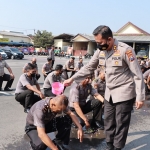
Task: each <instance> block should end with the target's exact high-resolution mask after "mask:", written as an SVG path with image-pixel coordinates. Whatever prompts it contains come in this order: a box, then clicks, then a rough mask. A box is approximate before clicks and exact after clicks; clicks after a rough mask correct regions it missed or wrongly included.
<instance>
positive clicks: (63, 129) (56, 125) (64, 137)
mask: <svg viewBox="0 0 150 150" xmlns="http://www.w3.org/2000/svg"><path fill="white" fill-rule="evenodd" d="M71 124H72V120H71V118H70V116H68V115H65V116H64V117H56V118H54V119H53V120H51V121H50V122H49V123H47V124H46V125H45V132H46V133H50V132H55V131H58V133H57V135H56V139H55V140H56V141H58V143H62V144H65V145H68V144H69V140H70V131H71ZM25 131H26V134H27V135H28V136H29V138H30V141H31V142H30V143H31V146H32V149H33V150H45V149H46V148H47V146H46V145H45V144H44V143H43V142H42V141H41V139H40V138H39V136H38V132H37V128H36V127H35V126H34V125H29V124H28V123H27V125H26V127H25Z"/></svg>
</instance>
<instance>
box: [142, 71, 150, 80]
mask: <svg viewBox="0 0 150 150" xmlns="http://www.w3.org/2000/svg"><path fill="white" fill-rule="evenodd" d="M149 74H150V69H149V70H147V71H146V72H145V73H144V74H143V78H144V79H145V80H147V78H148V76H149Z"/></svg>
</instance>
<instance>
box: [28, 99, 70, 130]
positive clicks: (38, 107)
mask: <svg viewBox="0 0 150 150" xmlns="http://www.w3.org/2000/svg"><path fill="white" fill-rule="evenodd" d="M49 102H50V99H49V98H48V99H45V100H40V101H38V102H37V103H35V104H34V105H33V106H32V107H31V109H30V111H29V113H28V115H27V118H26V122H27V124H30V125H34V126H36V127H41V128H45V125H46V124H47V123H48V122H50V121H51V120H52V119H54V118H55V116H56V115H57V114H56V113H53V112H51V110H50V109H49V110H48V112H47V113H44V112H43V109H44V106H45V104H47V105H49ZM63 112H64V113H67V112H68V108H67V109H66V110H64V111H63Z"/></svg>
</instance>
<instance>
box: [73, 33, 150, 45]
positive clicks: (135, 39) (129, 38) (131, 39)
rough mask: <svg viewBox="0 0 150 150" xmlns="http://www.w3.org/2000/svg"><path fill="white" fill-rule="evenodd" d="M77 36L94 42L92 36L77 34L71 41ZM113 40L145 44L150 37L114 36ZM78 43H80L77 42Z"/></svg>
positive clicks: (149, 40)
mask: <svg viewBox="0 0 150 150" xmlns="http://www.w3.org/2000/svg"><path fill="white" fill-rule="evenodd" d="M77 36H82V37H84V38H85V39H87V40H88V41H92V42H93V41H95V40H94V36H91V35H85V34H77V35H76V36H75V37H74V38H73V39H72V41H74V39H75V38H76V37H77ZM114 38H116V39H117V40H118V41H122V42H143V43H144V42H145V43H148V42H150V35H149V36H148V35H136V36H135V35H124V36H123V35H117V36H115V35H114ZM78 42H80V41H78Z"/></svg>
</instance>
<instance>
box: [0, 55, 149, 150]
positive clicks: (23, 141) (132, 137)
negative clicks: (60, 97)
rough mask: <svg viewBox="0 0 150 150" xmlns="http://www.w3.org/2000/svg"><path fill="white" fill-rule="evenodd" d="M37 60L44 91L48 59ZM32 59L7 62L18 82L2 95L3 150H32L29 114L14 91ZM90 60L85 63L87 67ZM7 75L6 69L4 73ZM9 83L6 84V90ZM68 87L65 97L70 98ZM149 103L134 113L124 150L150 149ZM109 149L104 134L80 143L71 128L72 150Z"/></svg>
mask: <svg viewBox="0 0 150 150" xmlns="http://www.w3.org/2000/svg"><path fill="white" fill-rule="evenodd" d="M33 57H36V58H37V64H38V68H39V73H40V74H41V78H40V79H39V84H40V86H41V88H42V85H43V81H44V78H43V76H42V73H41V68H42V65H43V64H44V63H45V62H46V56H33ZM31 58H32V56H25V58H24V59H23V60H6V61H7V63H8V64H9V65H10V67H11V68H12V70H13V73H14V75H15V80H14V83H13V85H12V89H14V90H13V91H12V92H4V91H1V92H0V150H30V149H31V148H30V146H29V140H28V138H27V137H26V136H25V133H24V127H25V120H26V114H25V113H24V111H23V107H22V106H21V105H20V104H19V103H18V102H16V100H15V97H14V92H15V88H16V84H17V82H18V79H19V77H20V75H21V74H22V68H23V66H24V64H25V63H27V62H30V60H31ZM65 61H67V59H66V58H56V61H55V64H64V63H65ZM88 61H89V60H84V63H85V64H86V63H87V62H88ZM5 72H6V73H7V70H5ZM5 84H6V82H4V83H3V87H4V85H5ZM68 93H69V88H67V89H66V91H65V94H66V95H68ZM149 108H150V101H149V98H147V101H146V103H145V105H144V107H143V108H142V109H141V110H134V112H133V113H132V119H131V125H130V129H129V134H128V138H127V143H126V146H125V148H124V150H150V142H149V139H150V119H149V116H150V109H149ZM105 146H106V143H105V134H104V131H100V130H99V131H97V132H96V133H95V134H90V135H85V137H84V141H83V143H79V141H78V140H77V136H76V130H75V129H72V132H71V138H70V147H71V148H70V149H71V150H104V149H105Z"/></svg>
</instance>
